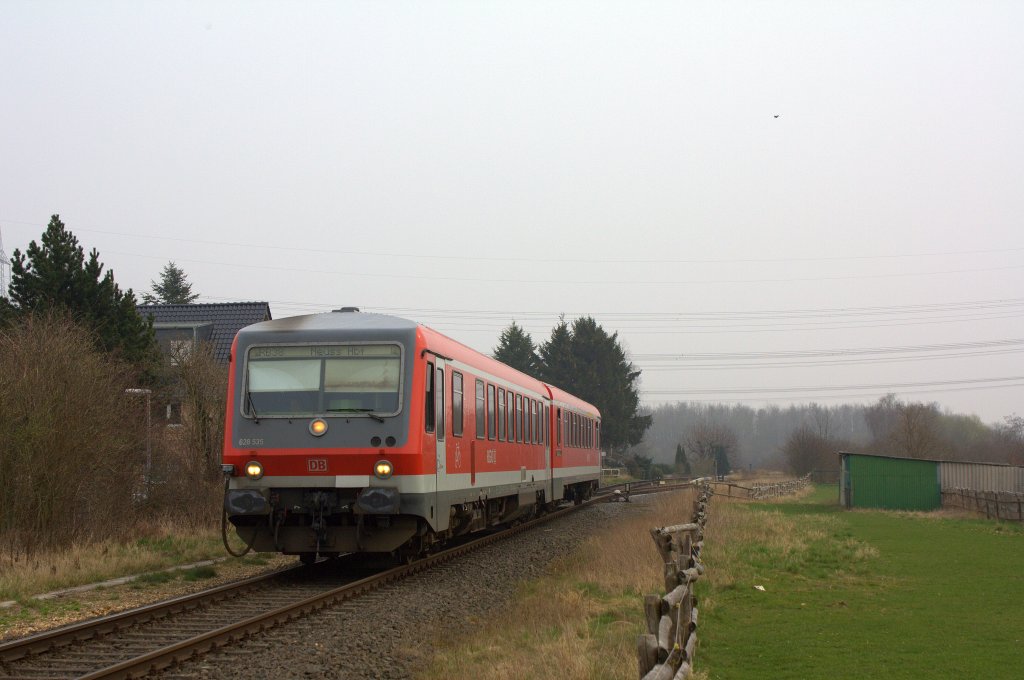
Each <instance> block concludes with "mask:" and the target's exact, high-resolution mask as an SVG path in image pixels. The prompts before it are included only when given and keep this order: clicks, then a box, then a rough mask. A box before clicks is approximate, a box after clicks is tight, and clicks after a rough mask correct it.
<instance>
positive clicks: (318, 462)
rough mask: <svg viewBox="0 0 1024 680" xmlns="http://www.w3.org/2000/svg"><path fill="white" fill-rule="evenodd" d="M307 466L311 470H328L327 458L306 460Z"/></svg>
mask: <svg viewBox="0 0 1024 680" xmlns="http://www.w3.org/2000/svg"><path fill="white" fill-rule="evenodd" d="M306 468H307V469H308V470H309V471H310V472H327V459H326V458H310V459H308V460H307V461H306Z"/></svg>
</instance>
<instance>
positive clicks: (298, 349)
mask: <svg viewBox="0 0 1024 680" xmlns="http://www.w3.org/2000/svg"><path fill="white" fill-rule="evenodd" d="M401 355H402V349H401V347H399V346H398V345H390V344H382V345H297V346H288V345H273V346H270V347H252V348H251V349H249V358H250V359H330V358H339V359H348V358H363V357H375V358H377V357H399V356H401Z"/></svg>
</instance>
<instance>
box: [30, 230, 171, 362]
mask: <svg viewBox="0 0 1024 680" xmlns="http://www.w3.org/2000/svg"><path fill="white" fill-rule="evenodd" d="M10 295H11V302H12V304H13V307H14V310H13V314H14V315H15V316H22V315H28V314H37V313H45V312H49V311H58V312H63V313H67V314H70V315H71V317H72V318H73V319H74V320H75V321H77V322H78V323H80V324H82V325H83V326H85V327H86V328H88V329H90V330H91V331H92V332H93V334H94V337H95V338H96V344H97V347H98V348H99V349H101V350H103V351H107V352H111V351H119V352H121V354H122V355H123V356H124V357H125V359H127V360H129V361H131V362H133V363H137V364H140V365H142V366H143V367H144V368H146V369H147V370H148V369H152V368H153V367H154V366H155V364H156V362H158V361H159V350H158V349H157V345H156V339H155V337H154V335H153V326H152V324H151V323H149V322H147V321H145V320H143V319H142V317H140V316H139V314H138V312H136V310H135V306H136V300H135V294H134V293H133V292H132V291H131V289H128V290H127V291H121V289H120V287H119V286H118V285H117V284H116V283H115V282H114V273H113V272H112V271H110V270H107V271H106V272H105V273H104V271H103V264H102V263H101V262H100V260H99V252H98V251H97V250H96V249H95V248H94V249H93V250H92V251H91V252H90V253H89V258H88V260H87V259H86V257H85V251H84V249H83V248H82V246H80V245H79V244H78V239H77V238H76V237H75V235H74V234H72V233H71V232H70V231H68V230H67V229H65V228H64V223H63V222H61V220H60V216H59V215H54V216H53V217H51V218H50V223H49V225H48V226H47V227H46V231H45V232H43V235H42V238H41V239H40V243H39V244H37V243H36V242H35V241H32V242H31V243H29V245H28V250H27V251H26V252H25V253H22V252H21V251H19V250H15V251H14V255H13V257H11V286H10Z"/></svg>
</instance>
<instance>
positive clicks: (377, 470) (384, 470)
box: [373, 460, 395, 479]
mask: <svg viewBox="0 0 1024 680" xmlns="http://www.w3.org/2000/svg"><path fill="white" fill-rule="evenodd" d="M394 471H395V468H394V466H392V465H391V462H390V461H387V460H378V461H377V462H376V463H375V464H374V466H373V474H375V475H377V478H378V479H387V478H388V477H390V476H391V474H392V473H393V472H394Z"/></svg>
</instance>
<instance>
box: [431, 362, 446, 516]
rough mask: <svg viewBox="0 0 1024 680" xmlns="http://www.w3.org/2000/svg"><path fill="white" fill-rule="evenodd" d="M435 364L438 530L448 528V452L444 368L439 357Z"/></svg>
mask: <svg viewBox="0 0 1024 680" xmlns="http://www.w3.org/2000/svg"><path fill="white" fill-rule="evenodd" d="M435 361H436V364H435V366H434V414H435V418H436V420H437V424H436V429H435V434H436V436H435V441H436V450H435V456H436V462H437V473H436V484H435V489H436V492H435V499H434V507H436V508H437V524H438V528H439V529H447V528H448V503H447V502H445V496H446V494H445V493H444V492H445V491H446V490H447V489H448V450H447V439H448V438H447V437H446V434H447V432H446V430H447V428H448V423H447V422H446V421H447V417H446V414H445V398H444V393H445V384H444V383H445V379H444V366H445V361H444V359H442V358H441V357H435Z"/></svg>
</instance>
